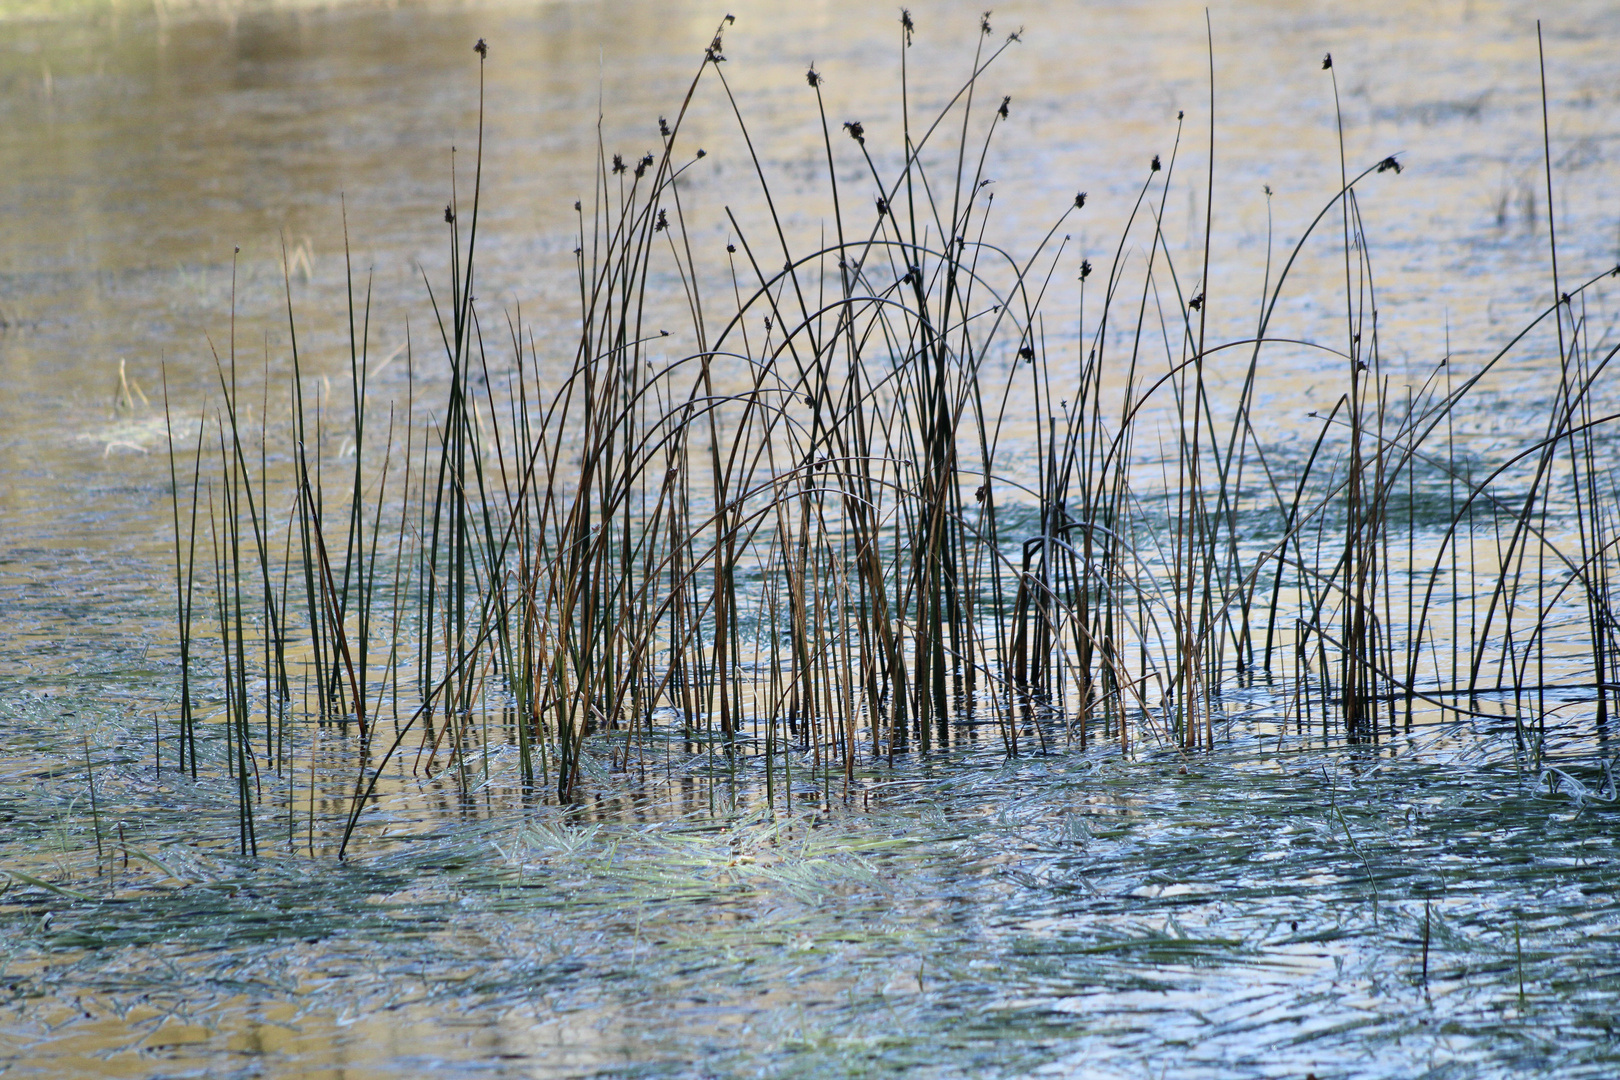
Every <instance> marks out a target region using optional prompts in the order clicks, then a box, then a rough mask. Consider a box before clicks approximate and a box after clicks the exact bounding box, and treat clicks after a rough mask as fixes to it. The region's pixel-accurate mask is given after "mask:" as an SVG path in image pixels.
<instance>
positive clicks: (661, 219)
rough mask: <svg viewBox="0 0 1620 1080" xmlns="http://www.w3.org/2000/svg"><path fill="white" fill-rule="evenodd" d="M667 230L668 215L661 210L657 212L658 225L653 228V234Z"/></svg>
mask: <svg viewBox="0 0 1620 1080" xmlns="http://www.w3.org/2000/svg"><path fill="white" fill-rule="evenodd" d="M667 228H669V215H668V214H667V213H665V212H664V211H663V210H660V211H658V223H657V224H655V225H654V226H653V232H663V231H664V230H665V229H667Z"/></svg>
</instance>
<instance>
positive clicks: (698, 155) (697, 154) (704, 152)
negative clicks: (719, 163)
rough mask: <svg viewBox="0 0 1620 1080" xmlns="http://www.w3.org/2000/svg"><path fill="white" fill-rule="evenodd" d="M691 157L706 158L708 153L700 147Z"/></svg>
mask: <svg viewBox="0 0 1620 1080" xmlns="http://www.w3.org/2000/svg"><path fill="white" fill-rule="evenodd" d="M692 156H693V157H708V156H709V152H708V151H707V150H705V149H703V147H701V146H700V147H698V152H697V153H695V154H693V155H692Z"/></svg>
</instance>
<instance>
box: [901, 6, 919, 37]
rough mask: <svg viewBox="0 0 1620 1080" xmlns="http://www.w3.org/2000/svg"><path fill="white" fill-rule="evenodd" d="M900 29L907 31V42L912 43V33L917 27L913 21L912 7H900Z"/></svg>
mask: <svg viewBox="0 0 1620 1080" xmlns="http://www.w3.org/2000/svg"><path fill="white" fill-rule="evenodd" d="M900 29H901V30H903V31H905V35H906V44H907V45H910V44H911V35H912V33H913V32H915V31H916V29H917V24H916V23H914V22H912V21H911V9H910V8H901V9H900Z"/></svg>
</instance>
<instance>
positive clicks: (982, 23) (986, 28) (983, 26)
mask: <svg viewBox="0 0 1620 1080" xmlns="http://www.w3.org/2000/svg"><path fill="white" fill-rule="evenodd" d="M979 33H981V34H988V33H990V12H988V11H987V12H985V13H984V14H983V15H980V16H979Z"/></svg>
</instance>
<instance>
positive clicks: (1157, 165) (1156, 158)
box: [1148, 154, 1163, 172]
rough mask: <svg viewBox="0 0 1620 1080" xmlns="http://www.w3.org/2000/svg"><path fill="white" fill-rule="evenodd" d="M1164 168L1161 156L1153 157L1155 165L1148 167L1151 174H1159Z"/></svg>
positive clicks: (1155, 155)
mask: <svg viewBox="0 0 1620 1080" xmlns="http://www.w3.org/2000/svg"><path fill="white" fill-rule="evenodd" d="M1162 167H1163V166H1161V165H1160V164H1159V155H1158V154H1154V155H1153V164H1152V165H1149V166H1148V170H1149V171H1150V172H1158V171H1159V170H1160V169H1161V168H1162Z"/></svg>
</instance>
